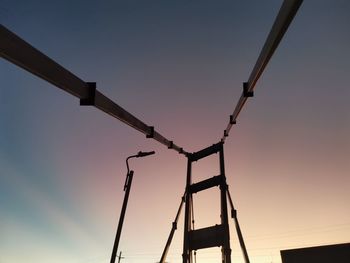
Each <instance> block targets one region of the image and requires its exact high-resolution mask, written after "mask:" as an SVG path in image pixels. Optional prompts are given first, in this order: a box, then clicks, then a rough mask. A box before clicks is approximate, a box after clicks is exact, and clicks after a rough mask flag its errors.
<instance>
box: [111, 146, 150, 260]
mask: <svg viewBox="0 0 350 263" xmlns="http://www.w3.org/2000/svg"><path fill="white" fill-rule="evenodd" d="M152 154H155V151H151V152H141V151H140V152H138V154H136V155H131V156H129V157H128V158H126V167H127V169H128V173H127V174H126V179H125V183H124V192H125V195H124V202H123V206H122V211H121V212H120V218H119V223H118V229H117V234H116V236H115V240H114V245H113V251H112V256H111V263H115V258H116V256H117V251H118V245H119V239H120V235H121V232H122V227H123V222H124V217H125V211H126V206H127V204H128V199H129V193H130V188H131V183H132V178H133V175H134V171H133V170H129V163H128V161H129V159H131V158H135V157H136V158H139V157H145V156H148V155H152Z"/></svg>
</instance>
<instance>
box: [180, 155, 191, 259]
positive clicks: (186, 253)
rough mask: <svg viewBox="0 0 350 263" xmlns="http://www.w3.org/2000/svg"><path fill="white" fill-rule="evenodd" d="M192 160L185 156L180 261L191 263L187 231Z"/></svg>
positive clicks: (189, 228) (189, 221)
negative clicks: (181, 251) (183, 209)
mask: <svg viewBox="0 0 350 263" xmlns="http://www.w3.org/2000/svg"><path fill="white" fill-rule="evenodd" d="M191 173H192V161H191V160H190V158H189V157H188V158H187V179H186V192H185V222H184V245H183V254H182V262H183V263H192V258H191V250H190V246H189V231H190V230H191V220H192V218H191V202H192V196H191V193H190V191H189V188H190V186H191V182H192V175H191Z"/></svg>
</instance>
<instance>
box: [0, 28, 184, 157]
mask: <svg viewBox="0 0 350 263" xmlns="http://www.w3.org/2000/svg"><path fill="white" fill-rule="evenodd" d="M0 56H1V57H2V58H4V59H6V60H8V61H10V62H11V63H13V64H15V65H17V66H19V67H21V68H23V69H25V70H27V71H29V72H31V73H32V74H34V75H36V76H38V77H39V78H42V79H44V80H46V81H48V82H50V83H51V84H53V85H54V86H56V87H58V88H60V89H62V90H64V91H66V92H68V93H70V94H71V95H73V96H75V97H77V98H79V99H80V100H81V104H82V105H92V106H95V107H96V108H98V109H100V110H102V111H104V112H105V113H107V114H109V115H111V116H113V117H115V118H117V119H118V120H120V121H122V122H124V123H125V124H127V125H129V126H131V127H132V128H134V129H136V130H138V131H140V132H142V133H143V134H145V135H146V136H147V138H153V139H154V140H156V141H158V142H160V143H162V144H164V145H165V146H167V147H168V148H170V149H174V150H175V151H177V152H179V153H181V154H185V155H187V154H188V153H187V152H186V151H184V150H183V149H182V148H181V147H179V146H177V145H176V144H174V143H173V142H172V141H170V140H168V139H166V138H165V137H164V136H162V135H161V134H159V133H158V132H157V131H155V130H154V128H153V127H152V126H148V125H147V124H145V123H144V122H142V121H141V120H139V119H138V118H136V117H135V116H134V115H132V114H131V113H129V112H128V111H126V110H124V109H123V108H122V107H120V106H119V105H118V104H116V103H115V102H113V101H112V100H111V99H109V98H108V97H106V96H105V95H103V94H102V93H101V92H99V91H97V90H96V89H95V88H93V89H92V88H91V85H90V84H91V83H87V82H85V81H83V80H81V79H80V78H78V77H77V76H75V75H74V74H73V73H71V72H70V71H68V70H66V69H65V68H64V67H62V66H61V65H59V64H58V63H56V62H55V61H54V60H52V59H51V58H49V57H48V56H46V55H45V54H43V53H42V52H40V51H39V50H37V49H36V48H34V47H33V46H31V45H30V44H28V43H27V42H26V41H24V40H23V39H21V38H20V37H18V36H17V35H15V34H14V33H12V32H11V31H10V30H8V29H7V28H5V27H4V26H3V25H0ZM84 100H85V101H86V100H87V101H88V103H86V102H85V103H82V101H84Z"/></svg>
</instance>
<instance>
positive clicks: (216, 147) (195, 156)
mask: <svg viewBox="0 0 350 263" xmlns="http://www.w3.org/2000/svg"><path fill="white" fill-rule="evenodd" d="M221 150H222V143H221V142H219V143H216V144H213V145H211V146H209V147H207V148H204V149H202V150H200V151H198V152H194V153H192V154H188V158H189V160H190V161H191V162H194V161H198V160H199V159H202V158H205V157H207V156H209V155H212V154H214V153H217V152H218V151H221Z"/></svg>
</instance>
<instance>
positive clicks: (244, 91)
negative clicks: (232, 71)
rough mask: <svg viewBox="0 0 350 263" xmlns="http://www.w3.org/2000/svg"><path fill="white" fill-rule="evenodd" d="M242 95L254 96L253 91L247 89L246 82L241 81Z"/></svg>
mask: <svg viewBox="0 0 350 263" xmlns="http://www.w3.org/2000/svg"><path fill="white" fill-rule="evenodd" d="M243 96H244V97H245V98H250V97H253V96H254V91H249V90H248V82H243Z"/></svg>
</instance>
